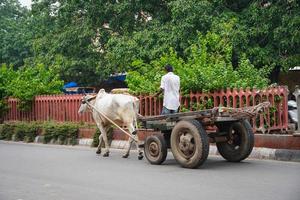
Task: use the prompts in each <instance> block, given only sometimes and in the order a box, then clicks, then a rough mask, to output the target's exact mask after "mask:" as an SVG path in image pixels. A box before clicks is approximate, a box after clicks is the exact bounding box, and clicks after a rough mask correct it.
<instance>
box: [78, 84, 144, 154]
mask: <svg viewBox="0 0 300 200" xmlns="http://www.w3.org/2000/svg"><path fill="white" fill-rule="evenodd" d="M85 99H86V100H87V101H88V102H89V103H90V104H91V105H93V106H95V107H96V109H97V110H99V111H100V112H102V113H103V114H104V115H105V116H106V117H108V118H109V119H111V120H112V121H113V122H115V123H116V124H117V125H119V126H126V127H127V128H128V130H129V132H130V134H131V135H132V136H133V137H134V138H135V139H136V140H137V141H138V137H137V135H136V133H137V131H136V127H137V115H138V111H139V99H138V98H136V97H133V96H130V95H124V94H109V93H106V92H105V90H104V89H101V90H100V91H99V92H98V94H97V96H96V98H95V97H94V96H91V95H87V96H86V97H85ZM87 110H91V111H92V114H93V119H94V121H95V122H96V124H97V127H98V128H99V130H100V132H101V133H100V136H99V145H98V148H97V151H96V153H97V154H101V145H102V141H104V144H105V152H104V154H103V156H104V157H107V156H109V144H108V139H107V130H108V129H109V128H110V127H111V125H112V124H111V123H110V122H109V121H108V120H107V119H105V117H103V116H101V114H99V113H98V112H97V111H96V110H94V109H92V108H90V107H89V106H88V105H87V103H85V101H84V100H83V99H82V103H81V106H80V108H79V110H78V113H79V114H81V113H83V112H86V111H87ZM133 141H134V140H133V139H132V138H130V137H129V144H128V147H127V150H126V152H125V153H124V155H123V158H127V157H128V156H129V151H130V148H131V146H132V142H133ZM137 148H138V158H139V159H142V158H143V152H142V151H141V149H140V147H139V146H138V142H137Z"/></svg>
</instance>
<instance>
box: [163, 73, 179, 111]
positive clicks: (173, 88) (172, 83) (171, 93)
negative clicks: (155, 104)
mask: <svg viewBox="0 0 300 200" xmlns="http://www.w3.org/2000/svg"><path fill="white" fill-rule="evenodd" d="M160 88H162V89H163V90H164V103H163V106H164V107H166V108H167V109H169V110H177V109H178V107H179V106H180V102H179V88H180V79H179V76H177V75H175V74H174V73H173V72H169V73H167V74H166V75H164V76H163V77H162V78H161V83H160Z"/></svg>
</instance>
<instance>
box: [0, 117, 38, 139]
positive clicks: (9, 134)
mask: <svg viewBox="0 0 300 200" xmlns="http://www.w3.org/2000/svg"><path fill="white" fill-rule="evenodd" d="M1 127H2V128H1V129H0V139H4V140H14V141H24V142H33V141H34V139H35V137H36V136H37V132H38V128H39V126H38V125H37V124H35V123H26V122H14V123H4V124H3V125H1Z"/></svg>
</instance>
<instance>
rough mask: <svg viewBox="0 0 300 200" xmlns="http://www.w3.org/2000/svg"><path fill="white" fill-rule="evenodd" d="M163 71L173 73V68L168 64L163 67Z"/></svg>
mask: <svg viewBox="0 0 300 200" xmlns="http://www.w3.org/2000/svg"><path fill="white" fill-rule="evenodd" d="M165 70H167V72H172V71H173V67H172V65H170V64H167V65H165Z"/></svg>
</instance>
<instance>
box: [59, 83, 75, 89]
mask: <svg viewBox="0 0 300 200" xmlns="http://www.w3.org/2000/svg"><path fill="white" fill-rule="evenodd" d="M77 86H78V85H77V83H75V82H69V83H66V84H65V85H64V87H63V89H66V88H71V87H77Z"/></svg>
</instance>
